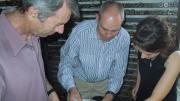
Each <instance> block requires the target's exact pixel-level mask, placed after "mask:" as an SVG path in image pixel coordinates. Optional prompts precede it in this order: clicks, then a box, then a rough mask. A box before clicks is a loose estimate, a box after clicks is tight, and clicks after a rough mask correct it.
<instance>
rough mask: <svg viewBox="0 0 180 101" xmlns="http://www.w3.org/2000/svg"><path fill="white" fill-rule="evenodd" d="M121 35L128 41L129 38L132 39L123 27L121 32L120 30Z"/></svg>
mask: <svg viewBox="0 0 180 101" xmlns="http://www.w3.org/2000/svg"><path fill="white" fill-rule="evenodd" d="M120 34H121V35H122V36H123V37H125V38H126V39H127V38H128V39H130V35H129V33H128V31H127V30H126V29H124V28H123V27H122V28H121V30H120Z"/></svg>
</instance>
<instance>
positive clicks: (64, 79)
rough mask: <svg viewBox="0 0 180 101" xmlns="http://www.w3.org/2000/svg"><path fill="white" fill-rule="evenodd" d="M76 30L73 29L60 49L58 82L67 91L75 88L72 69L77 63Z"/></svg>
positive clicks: (77, 44)
mask: <svg viewBox="0 0 180 101" xmlns="http://www.w3.org/2000/svg"><path fill="white" fill-rule="evenodd" d="M77 34H78V30H77V29H76V28H74V30H73V31H72V33H71V34H70V37H69V38H68V39H67V41H66V43H65V45H64V46H63V47H62V48H61V53H60V54H61V56H60V63H59V71H58V81H59V82H60V83H61V84H62V86H63V87H64V88H65V89H66V90H67V91H68V90H69V89H70V88H72V87H75V83H74V79H73V72H72V68H73V67H76V65H77V64H78V63H79V61H78V52H79V37H78V35H77Z"/></svg>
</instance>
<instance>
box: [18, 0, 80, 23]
mask: <svg viewBox="0 0 180 101" xmlns="http://www.w3.org/2000/svg"><path fill="white" fill-rule="evenodd" d="M64 2H66V4H67V6H68V7H69V9H70V10H71V12H72V14H73V16H74V17H79V9H78V5H77V4H76V2H75V0H22V3H21V5H20V6H18V10H19V11H20V12H21V13H25V12H26V11H27V10H28V8H29V7H35V8H36V9H37V10H39V14H38V18H39V19H40V20H41V21H44V20H45V19H46V18H48V17H49V16H52V15H54V14H55V12H56V11H57V10H58V9H59V8H61V7H62V5H63V3H64Z"/></svg>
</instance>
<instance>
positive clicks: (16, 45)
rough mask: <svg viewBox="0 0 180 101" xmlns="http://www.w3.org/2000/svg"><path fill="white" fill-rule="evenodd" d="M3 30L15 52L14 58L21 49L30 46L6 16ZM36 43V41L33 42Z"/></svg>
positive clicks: (3, 17) (3, 16)
mask: <svg viewBox="0 0 180 101" xmlns="http://www.w3.org/2000/svg"><path fill="white" fill-rule="evenodd" d="M1 17H2V21H3V24H4V25H3V26H2V27H3V28H2V30H3V31H4V33H5V37H6V38H7V40H8V41H9V44H10V46H11V48H12V50H13V52H14V56H16V55H17V54H18V52H19V51H21V49H22V48H23V47H24V46H25V45H26V44H28V43H27V42H26V41H25V40H23V39H22V37H21V36H20V33H18V32H17V31H16V29H15V28H14V27H13V26H12V25H11V23H10V22H9V21H8V19H7V18H6V16H5V15H4V14H2V16H1ZM32 41H34V40H32Z"/></svg>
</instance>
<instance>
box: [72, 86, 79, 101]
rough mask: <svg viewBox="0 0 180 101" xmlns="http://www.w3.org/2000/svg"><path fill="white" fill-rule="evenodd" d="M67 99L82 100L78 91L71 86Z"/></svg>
mask: <svg viewBox="0 0 180 101" xmlns="http://www.w3.org/2000/svg"><path fill="white" fill-rule="evenodd" d="M69 101H82V99H81V96H80V94H79V91H78V90H77V89H76V87H73V88H71V89H70V91H69Z"/></svg>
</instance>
